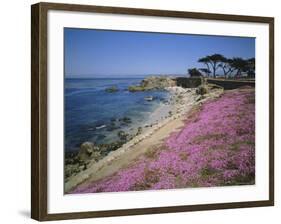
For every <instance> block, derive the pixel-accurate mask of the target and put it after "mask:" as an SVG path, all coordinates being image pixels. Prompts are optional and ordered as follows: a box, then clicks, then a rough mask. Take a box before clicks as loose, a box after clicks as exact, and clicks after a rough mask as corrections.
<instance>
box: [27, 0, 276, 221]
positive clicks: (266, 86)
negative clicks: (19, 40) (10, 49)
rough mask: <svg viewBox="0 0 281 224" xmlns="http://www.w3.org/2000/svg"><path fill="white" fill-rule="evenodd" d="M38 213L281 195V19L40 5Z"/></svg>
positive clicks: (258, 201)
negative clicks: (278, 74) (279, 45)
mask: <svg viewBox="0 0 281 224" xmlns="http://www.w3.org/2000/svg"><path fill="white" fill-rule="evenodd" d="M31 25H32V34H31V37H32V49H31V57H32V66H31V70H32V74H31V75H32V164H31V165H32V174H31V175H32V200H31V201H32V208H31V211H32V212H31V216H32V218H34V219H36V220H40V221H44V220H57V219H74V218H89V217H106V216H122V215H138V214H153V213H166V212H185V211H198V210H212V209H224V208H242V207H257V206H272V205H273V204H274V19H273V18H270V17H256V16H240V15H222V14H209V13H201V12H200V13H195V12H182V11H162V10H150V9H136V8H116V7H103V6H89V5H71V4H56V3H38V4H35V5H32V24H31Z"/></svg>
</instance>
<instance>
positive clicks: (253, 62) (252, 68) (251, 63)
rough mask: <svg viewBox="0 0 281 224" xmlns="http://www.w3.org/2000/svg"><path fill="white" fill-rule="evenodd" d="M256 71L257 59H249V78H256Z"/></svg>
mask: <svg viewBox="0 0 281 224" xmlns="http://www.w3.org/2000/svg"><path fill="white" fill-rule="evenodd" d="M255 69H256V59H255V58H249V59H248V60H247V73H248V77H250V78H254V77H255Z"/></svg>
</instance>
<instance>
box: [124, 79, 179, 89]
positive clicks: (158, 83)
mask: <svg viewBox="0 0 281 224" xmlns="http://www.w3.org/2000/svg"><path fill="white" fill-rule="evenodd" d="M172 86H176V81H175V80H174V79H173V78H172V77H167V76H150V77H147V78H145V79H144V80H142V81H141V83H140V85H137V86H129V88H128V90H129V91H130V92H137V91H148V90H154V89H165V88H166V87H172Z"/></svg>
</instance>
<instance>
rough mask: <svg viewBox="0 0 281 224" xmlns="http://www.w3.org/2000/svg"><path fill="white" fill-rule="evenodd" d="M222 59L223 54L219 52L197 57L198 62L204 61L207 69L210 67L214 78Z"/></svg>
mask: <svg viewBox="0 0 281 224" xmlns="http://www.w3.org/2000/svg"><path fill="white" fill-rule="evenodd" d="M223 60H224V56H222V55H221V54H213V55H208V56H206V57H203V58H199V60H198V62H201V63H204V64H205V65H206V66H207V68H208V70H210V67H211V68H212V70H213V77H214V78H216V71H217V69H218V68H219V67H220V64H221V62H222V61H223Z"/></svg>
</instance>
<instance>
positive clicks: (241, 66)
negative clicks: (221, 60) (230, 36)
mask: <svg viewBox="0 0 281 224" xmlns="http://www.w3.org/2000/svg"><path fill="white" fill-rule="evenodd" d="M231 66H232V68H233V69H234V70H236V75H235V76H236V77H240V76H241V73H242V72H246V71H247V66H248V62H247V60H244V59H243V58H233V59H232V62H231Z"/></svg>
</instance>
